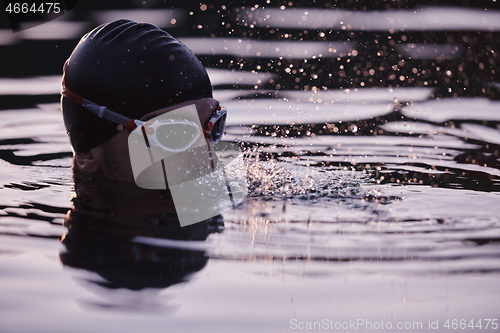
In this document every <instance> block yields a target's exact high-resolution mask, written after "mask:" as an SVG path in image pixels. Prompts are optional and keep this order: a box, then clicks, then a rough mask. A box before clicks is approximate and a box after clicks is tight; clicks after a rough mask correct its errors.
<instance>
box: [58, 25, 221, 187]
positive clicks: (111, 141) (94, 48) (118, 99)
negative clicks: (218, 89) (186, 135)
mask: <svg viewBox="0 0 500 333" xmlns="http://www.w3.org/2000/svg"><path fill="white" fill-rule="evenodd" d="M63 85H64V87H65V88H67V89H68V90H70V91H71V92H72V93H74V94H76V95H78V96H81V97H82V98H84V99H87V100H89V101H92V102H94V103H96V104H99V105H103V106H106V107H107V108H108V109H110V110H113V111H115V112H117V113H119V114H121V115H124V116H126V117H128V118H133V119H141V118H142V117H144V116H145V115H147V114H150V113H153V112H155V111H157V110H160V109H167V110H168V108H169V107H173V106H175V105H179V104H185V103H188V104H189V103H194V101H196V100H200V99H207V100H208V101H210V100H211V97H212V89H211V84H210V80H209V78H208V75H207V73H206V71H205V68H204V67H203V65H202V64H201V63H200V61H199V60H198V59H197V58H196V56H195V55H194V54H193V53H192V52H191V51H190V50H189V49H188V48H187V47H186V46H184V45H183V44H182V43H180V42H179V41H178V40H177V39H175V38H173V37H172V36H170V35H169V34H168V33H166V32H165V31H163V30H161V29H159V28H158V27H156V26H154V25H151V24H147V23H137V22H133V21H129V20H118V21H114V22H111V23H108V24H104V25H101V26H99V27H97V28H95V29H94V30H92V31H91V32H89V33H88V34H86V35H85V36H83V37H82V39H81V40H80V42H79V43H78V45H77V46H76V48H75V49H74V51H73V53H72V54H71V56H70V58H69V59H68V60H67V62H66V64H65V67H64V76H63ZM61 104H62V110H63V116H64V122H65V125H66V129H67V132H68V135H69V137H70V140H71V144H72V147H73V150H74V152H75V154H76V156H77V159H76V164H77V165H78V166H80V168H81V169H82V168H83V169H84V171H88V172H90V173H92V172H93V171H97V170H96V168H97V169H99V168H100V164H99V163H94V162H95V161H94V162H92V158H94V157H95V158H101V159H102V160H103V162H106V164H103V165H105V166H106V165H108V166H111V167H116V168H120V167H121V165H120V158H121V157H123V156H121V155H120V154H125V153H127V152H126V149H125V150H123V151H120V149H122V148H126V140H123V138H121V137H122V136H126V135H127V134H126V133H123V131H122V132H120V130H121V129H122V128H123V127H120V125H117V124H116V123H114V122H112V121H109V120H106V119H104V118H99V117H98V116H97V115H95V114H93V113H92V112H90V111H89V110H88V109H87V108H85V107H83V106H81V105H79V104H78V103H76V102H74V101H72V100H70V99H69V98H67V97H63V98H62V101H61ZM200 120H201V121H204V119H202V115H201V114H200ZM123 142H125V147H123V145H122V143H123ZM120 145H121V146H120ZM100 153H104V154H103V155H102V156H93V155H96V154H100ZM105 158H107V159H108V160H107V161H106V160H104V159H105ZM116 158H118V160H116ZM113 159H114V160H113ZM127 159H128V156H127V157H126V158H125V160H127ZM127 162H128V163H129V161H128V160H127ZM113 163H114V164H115V165H113ZM104 171H105V170H104ZM119 178H120V177H119ZM126 178H127V179H128V178H129V177H126Z"/></svg>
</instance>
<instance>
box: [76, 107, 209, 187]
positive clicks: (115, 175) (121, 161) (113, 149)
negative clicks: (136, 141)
mask: <svg viewBox="0 0 500 333" xmlns="http://www.w3.org/2000/svg"><path fill="white" fill-rule="evenodd" d="M191 104H195V105H196V109H197V111H198V116H199V119H200V123H201V124H205V123H207V121H208V120H209V119H210V116H211V115H212V114H213V112H214V111H215V110H216V109H217V107H218V106H219V103H218V102H217V100H215V99H213V98H203V99H199V100H195V101H188V102H184V103H181V104H177V105H174V106H171V107H168V108H165V109H161V110H157V111H154V112H151V113H149V114H146V115H145V116H144V117H142V118H141V120H148V119H151V118H154V117H156V116H158V115H160V114H163V113H166V112H169V111H172V110H174V109H177V108H180V107H184V106H188V105H191ZM129 135H130V132H129V131H128V130H127V129H124V130H122V131H121V132H119V133H118V134H116V135H115V136H113V137H112V138H111V139H110V140H108V141H106V142H105V143H104V144H102V145H100V146H98V147H96V148H93V149H91V150H90V151H88V152H84V153H80V154H78V155H76V156H75V164H76V165H77V166H78V168H79V169H80V170H81V171H82V172H84V173H87V174H94V173H101V174H103V175H104V176H105V177H106V178H108V179H110V180H115V181H130V182H133V181H134V175H133V172H132V166H131V162H130V155H129V147H128V137H129ZM206 140H207V147H208V146H209V142H208V139H206ZM200 155H201V154H198V156H200ZM187 156H188V157H186V155H185V156H184V157H182V155H179V156H178V157H177V158H176V159H175V160H173V162H172V163H175V170H178V175H176V174H175V172H169V179H170V177H171V174H172V177H178V178H179V180H180V179H182V178H183V177H184V174H185V171H186V170H188V169H189V167H190V166H191V165H193V164H196V163H197V162H196V161H193V160H192V158H191V157H189V156H193V155H192V154H191V155H187Z"/></svg>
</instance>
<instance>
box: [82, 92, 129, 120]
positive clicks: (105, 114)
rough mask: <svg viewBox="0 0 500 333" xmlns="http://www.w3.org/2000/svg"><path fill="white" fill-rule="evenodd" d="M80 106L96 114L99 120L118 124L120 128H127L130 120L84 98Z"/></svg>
mask: <svg viewBox="0 0 500 333" xmlns="http://www.w3.org/2000/svg"><path fill="white" fill-rule="evenodd" d="M82 106H83V107H85V108H87V109H88V110H90V111H91V112H92V113H94V114H96V115H97V116H98V117H99V118H104V119H107V120H109V121H111V122H113V123H115V124H120V125H122V126H124V127H125V126H127V123H128V121H129V120H130V118H128V117H125V116H124V115H121V114H119V113H116V112H114V111H111V110H110V109H108V108H107V107H105V106H102V105H98V104H95V103H94V102H91V101H89V100H87V99H85V98H83V103H82Z"/></svg>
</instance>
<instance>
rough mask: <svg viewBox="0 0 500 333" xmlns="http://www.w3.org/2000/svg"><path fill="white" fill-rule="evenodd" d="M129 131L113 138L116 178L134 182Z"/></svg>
mask: <svg viewBox="0 0 500 333" xmlns="http://www.w3.org/2000/svg"><path fill="white" fill-rule="evenodd" d="M128 134H129V133H128V131H127V130H123V131H122V132H120V133H118V134H117V135H115V136H114V137H113V138H112V144H113V160H114V169H115V170H114V173H115V175H114V178H115V179H116V180H122V181H134V175H133V172H132V165H131V163H130V155H129V151H128Z"/></svg>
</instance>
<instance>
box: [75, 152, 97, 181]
mask: <svg viewBox="0 0 500 333" xmlns="http://www.w3.org/2000/svg"><path fill="white" fill-rule="evenodd" d="M75 162H76V165H77V167H78V169H80V171H82V172H83V173H87V174H93V173H96V172H97V171H99V170H102V168H103V166H104V154H103V149H102V146H97V147H95V148H92V149H91V150H87V151H84V152H81V153H78V154H77V155H76V156H75Z"/></svg>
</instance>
